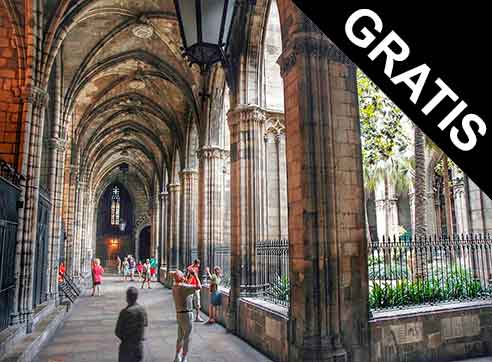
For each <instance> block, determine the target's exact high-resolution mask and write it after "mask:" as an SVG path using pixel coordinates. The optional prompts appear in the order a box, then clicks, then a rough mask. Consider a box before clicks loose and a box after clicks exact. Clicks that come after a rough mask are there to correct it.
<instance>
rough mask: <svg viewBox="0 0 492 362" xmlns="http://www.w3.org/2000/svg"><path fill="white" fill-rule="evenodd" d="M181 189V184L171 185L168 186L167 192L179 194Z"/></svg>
mask: <svg viewBox="0 0 492 362" xmlns="http://www.w3.org/2000/svg"><path fill="white" fill-rule="evenodd" d="M180 187H181V185H180V184H169V185H167V190H168V192H178V191H179V189H180Z"/></svg>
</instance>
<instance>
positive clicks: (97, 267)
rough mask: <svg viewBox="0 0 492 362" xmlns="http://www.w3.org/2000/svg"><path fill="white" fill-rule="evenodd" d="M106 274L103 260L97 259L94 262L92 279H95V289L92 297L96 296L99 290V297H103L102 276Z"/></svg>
mask: <svg viewBox="0 0 492 362" xmlns="http://www.w3.org/2000/svg"><path fill="white" fill-rule="evenodd" d="M103 274H104V268H103V267H102V266H101V260H100V259H98V258H96V259H95V260H94V266H93V268H92V277H93V289H92V296H94V295H96V290H97V295H98V296H100V295H101V283H102V276H103Z"/></svg>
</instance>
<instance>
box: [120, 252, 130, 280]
mask: <svg viewBox="0 0 492 362" xmlns="http://www.w3.org/2000/svg"><path fill="white" fill-rule="evenodd" d="M121 266H122V267H123V280H125V281H126V280H127V279H128V276H129V275H130V264H129V263H128V258H127V257H126V256H125V257H124V258H123V262H122V263H121Z"/></svg>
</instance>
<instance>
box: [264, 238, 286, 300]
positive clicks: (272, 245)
mask: <svg viewBox="0 0 492 362" xmlns="http://www.w3.org/2000/svg"><path fill="white" fill-rule="evenodd" d="M256 271H257V278H258V279H257V281H258V284H259V285H263V286H265V293H264V295H263V297H264V298H265V299H268V300H270V301H272V302H274V303H276V304H280V305H284V306H287V305H288V304H289V294H290V281H289V241H288V240H260V241H257V242H256Z"/></svg>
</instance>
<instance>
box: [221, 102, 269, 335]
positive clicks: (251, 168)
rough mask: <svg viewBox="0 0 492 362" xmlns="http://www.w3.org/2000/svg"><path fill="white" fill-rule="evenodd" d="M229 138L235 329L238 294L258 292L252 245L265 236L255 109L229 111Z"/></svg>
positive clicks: (261, 120) (260, 137)
mask: <svg viewBox="0 0 492 362" xmlns="http://www.w3.org/2000/svg"><path fill="white" fill-rule="evenodd" d="M228 122H229V129H230V137H231V291H230V302H229V317H228V319H229V326H228V328H229V329H230V330H232V331H233V330H235V328H236V327H235V326H236V321H237V318H238V316H237V312H238V305H237V300H238V298H239V297H240V295H249V296H254V295H255V294H256V293H258V292H259V286H258V285H257V277H256V242H257V241H258V240H263V239H264V238H265V235H266V225H267V224H266V184H265V140H264V135H265V129H264V128H265V122H266V113H265V111H264V110H263V109H261V108H259V107H257V106H238V107H237V108H236V109H234V110H231V111H229V113H228Z"/></svg>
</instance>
